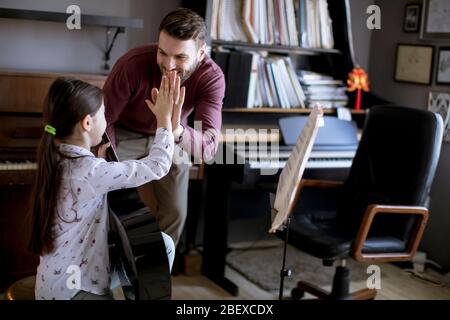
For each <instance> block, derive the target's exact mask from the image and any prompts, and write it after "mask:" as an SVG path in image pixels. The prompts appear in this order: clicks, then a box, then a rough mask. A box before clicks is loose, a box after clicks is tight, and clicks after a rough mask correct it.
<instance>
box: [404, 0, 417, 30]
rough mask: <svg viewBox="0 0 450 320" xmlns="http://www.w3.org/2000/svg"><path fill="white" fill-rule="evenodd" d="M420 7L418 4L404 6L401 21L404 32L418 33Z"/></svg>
mask: <svg viewBox="0 0 450 320" xmlns="http://www.w3.org/2000/svg"><path fill="white" fill-rule="evenodd" d="M421 9H422V6H421V5H420V4H417V3H416V4H407V5H406V6H405V16H404V19H403V31H404V32H419V30H420V13H421Z"/></svg>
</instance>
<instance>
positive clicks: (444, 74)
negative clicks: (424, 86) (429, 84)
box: [436, 47, 450, 84]
mask: <svg viewBox="0 0 450 320" xmlns="http://www.w3.org/2000/svg"><path fill="white" fill-rule="evenodd" d="M436 83H437V84H450V47H446V48H443V47H441V48H439V55H438V65H437V70H436Z"/></svg>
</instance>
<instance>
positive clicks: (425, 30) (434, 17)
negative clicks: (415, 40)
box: [420, 0, 450, 41]
mask: <svg viewBox="0 0 450 320" xmlns="http://www.w3.org/2000/svg"><path fill="white" fill-rule="evenodd" d="M422 11H423V12H422V22H423V23H422V26H421V28H420V38H421V39H422V40H433V39H439V40H447V41H450V19H449V18H448V17H449V16H450V1H448V0H424V1H423V10H422Z"/></svg>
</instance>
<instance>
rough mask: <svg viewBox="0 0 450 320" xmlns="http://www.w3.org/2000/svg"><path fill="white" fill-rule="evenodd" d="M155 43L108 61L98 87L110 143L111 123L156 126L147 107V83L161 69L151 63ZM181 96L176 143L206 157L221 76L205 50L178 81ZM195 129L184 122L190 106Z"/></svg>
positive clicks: (218, 121) (213, 141)
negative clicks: (110, 64)
mask: <svg viewBox="0 0 450 320" xmlns="http://www.w3.org/2000/svg"><path fill="white" fill-rule="evenodd" d="M157 50H158V45H157V44H149V45H144V46H141V47H137V48H135V49H132V50H130V51H129V52H128V53H126V54H125V55H124V56H122V57H121V58H120V59H119V60H118V61H117V63H116V64H115V65H114V67H113V69H112V71H111V73H110V74H109V76H108V79H107V80H106V83H105V85H104V87H103V94H104V99H105V108H106V112H105V115H106V121H107V122H108V127H107V132H108V134H109V136H110V138H111V140H112V143H113V144H114V145H115V141H116V139H115V131H114V127H115V125H119V126H121V127H124V128H126V129H128V130H130V131H134V132H139V133H143V134H148V135H154V134H155V132H156V118H155V116H154V115H153V113H152V112H151V111H150V110H149V109H148V107H147V105H146V103H145V99H150V97H151V90H152V88H159V85H160V82H161V77H162V74H161V71H160V70H159V67H158V65H157V63H156V54H157ZM182 86H185V87H186V96H185V100H184V105H183V109H182V112H181V124H182V125H183V126H184V128H185V130H184V134H183V136H182V140H181V143H180V144H179V145H180V146H181V147H182V148H183V149H184V150H185V151H186V152H188V154H190V155H194V156H195V158H198V159H203V160H205V161H208V160H210V159H212V158H213V157H214V155H215V153H216V150H217V146H218V143H219V137H220V129H221V125H222V113H221V112H222V111H221V109H222V101H223V97H224V93H225V79H224V75H223V73H222V70H221V69H220V67H219V66H217V65H216V63H215V62H214V61H213V60H212V59H211V58H209V57H208V56H206V57H205V58H204V59H203V61H201V62H200V64H199V66H198V68H197V70H196V71H195V72H194V73H193V74H192V75H191V76H190V77H189V78H188V79H187V80H186V81H185V82H184V83H183V84H182ZM194 109H195V115H194V120H195V121H201V130H199V128H197V127H196V125H194V127H196V129H197V130H194V129H193V128H191V127H188V126H187V117H188V116H189V115H190V114H191V113H192V112H193V111H194Z"/></svg>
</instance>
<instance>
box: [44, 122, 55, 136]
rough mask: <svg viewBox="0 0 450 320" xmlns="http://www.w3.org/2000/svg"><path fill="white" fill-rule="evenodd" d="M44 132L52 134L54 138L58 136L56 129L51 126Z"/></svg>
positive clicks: (46, 127)
mask: <svg viewBox="0 0 450 320" xmlns="http://www.w3.org/2000/svg"><path fill="white" fill-rule="evenodd" d="M44 131H45V132H47V133H50V134H51V135H52V136H54V135H56V129H55V127H52V126H51V125H49V124H47V125H46V126H45V128H44Z"/></svg>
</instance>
